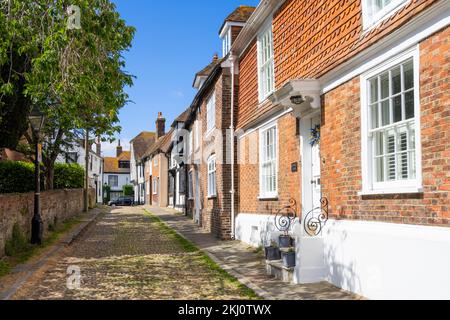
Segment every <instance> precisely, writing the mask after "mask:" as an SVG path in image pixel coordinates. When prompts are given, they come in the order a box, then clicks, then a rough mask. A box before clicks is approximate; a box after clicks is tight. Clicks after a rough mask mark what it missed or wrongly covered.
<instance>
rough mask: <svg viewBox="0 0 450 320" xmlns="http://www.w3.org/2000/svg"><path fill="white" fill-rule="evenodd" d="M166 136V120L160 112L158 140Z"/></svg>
mask: <svg viewBox="0 0 450 320" xmlns="http://www.w3.org/2000/svg"><path fill="white" fill-rule="evenodd" d="M165 134H166V119H164V118H163V115H162V112H158V119H156V139H159V138H161V137H163V136H164V135H165Z"/></svg>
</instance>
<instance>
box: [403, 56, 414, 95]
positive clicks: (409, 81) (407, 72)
mask: <svg viewBox="0 0 450 320" xmlns="http://www.w3.org/2000/svg"><path fill="white" fill-rule="evenodd" d="M413 66H414V64H413V62H412V61H410V62H408V63H405V64H404V65H403V72H404V78H405V90H409V89H411V88H413V87H414V71H413V70H414V69H413Z"/></svg>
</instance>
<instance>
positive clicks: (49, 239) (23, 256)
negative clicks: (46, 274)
mask: <svg viewBox="0 0 450 320" xmlns="http://www.w3.org/2000/svg"><path fill="white" fill-rule="evenodd" d="M80 223H81V220H80V218H78V217H75V218H72V219H69V220H67V221H65V222H63V223H61V224H60V225H59V226H58V227H56V228H55V229H54V231H53V232H50V233H49V234H48V235H47V236H46V237H45V238H44V239H43V242H42V245H41V246H36V245H31V244H29V243H27V244H26V245H25V246H23V247H22V248H21V249H20V250H19V251H18V252H15V253H14V254H13V255H11V256H7V257H6V258H4V260H0V278H2V277H4V276H6V275H8V274H9V273H10V272H11V270H12V269H13V268H14V267H15V266H17V265H20V264H24V263H26V262H27V261H28V260H30V259H31V258H33V257H35V256H37V255H39V254H40V253H42V252H43V251H44V250H45V249H47V248H48V247H50V246H51V245H53V244H55V243H56V242H57V241H58V240H59V239H60V238H61V237H62V236H63V235H65V234H66V233H67V232H69V231H71V230H72V229H73V228H74V227H75V226H77V225H78V224H80Z"/></svg>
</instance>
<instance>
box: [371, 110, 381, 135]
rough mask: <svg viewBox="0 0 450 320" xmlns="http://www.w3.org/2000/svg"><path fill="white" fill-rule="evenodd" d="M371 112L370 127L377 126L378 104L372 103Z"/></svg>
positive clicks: (374, 127)
mask: <svg viewBox="0 0 450 320" xmlns="http://www.w3.org/2000/svg"><path fill="white" fill-rule="evenodd" d="M371 108H372V112H371V118H372V129H376V128H378V124H379V123H380V122H379V114H378V104H375V105H373V106H372V107H371Z"/></svg>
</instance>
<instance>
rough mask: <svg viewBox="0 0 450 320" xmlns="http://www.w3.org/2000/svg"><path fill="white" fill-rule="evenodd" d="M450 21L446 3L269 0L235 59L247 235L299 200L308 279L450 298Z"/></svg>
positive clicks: (301, 257)
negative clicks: (449, 271) (449, 293)
mask: <svg viewBox="0 0 450 320" xmlns="http://www.w3.org/2000/svg"><path fill="white" fill-rule="evenodd" d="M449 22H450V3H449V2H448V1H435V0H423V1H413V0H410V1H407V0H392V1H375V0H347V1H338V0H333V1H300V0H287V1H276V0H269V1H263V2H261V4H260V5H259V6H258V8H257V9H256V10H255V12H254V13H253V15H252V16H251V17H250V18H249V19H248V21H247V23H246V26H245V27H244V28H243V30H242V31H241V32H240V34H239V35H238V36H237V38H236V39H235V40H234V43H233V44H232V45H231V49H230V50H231V53H230V54H229V56H228V58H227V59H228V60H231V61H233V62H234V63H236V66H235V67H234V68H235V69H234V71H233V70H232V71H231V72H232V73H233V72H238V74H239V75H238V83H239V87H238V92H239V95H238V107H237V116H236V127H237V128H236V129H237V132H238V142H239V143H238V153H239V159H238V161H239V165H237V166H236V167H237V171H238V185H239V188H238V190H239V194H238V199H239V201H238V203H239V206H238V214H237V216H236V224H235V226H234V231H235V233H236V237H237V238H238V239H240V240H242V241H245V242H247V243H249V244H252V245H255V246H258V245H263V244H267V242H268V241H270V239H274V237H277V235H278V233H277V230H276V228H275V227H274V216H275V214H276V212H277V211H278V210H279V209H280V208H283V207H284V206H286V205H288V204H290V205H291V206H292V207H291V208H292V209H293V210H294V211H295V212H296V213H297V216H298V218H299V219H298V220H299V221H298V222H297V223H296V224H295V226H294V227H293V228H292V230H291V233H292V235H293V236H294V237H295V239H296V252H297V261H298V263H297V267H296V268H295V273H294V281H295V282H296V283H308V282H319V281H323V280H327V281H329V282H331V283H333V284H335V285H337V286H339V287H342V288H344V289H347V290H350V291H353V292H356V293H359V294H362V295H364V296H366V297H368V298H388V299H390V298H392V299H396V298H421V297H426V298H431V297H436V298H443V297H444V298H445V297H446V298H448V297H449V296H448V290H447V289H446V288H447V287H448V285H450V278H449V277H448V275H447V273H448V272H446V271H445V270H448V269H449V268H450V256H449V255H448V254H445V252H449V248H450V228H448V227H449V225H450V214H449V211H448V210H449V209H448V208H449V204H450V200H449V190H450V157H449V155H450V126H449V121H450V109H449V108H450V93H449V92H450V91H449V89H450V85H449V80H448V79H449V63H450V62H449V54H448V52H449V47H450V44H449V40H448V39H449V34H450V30H449V27H448V25H449ZM321 214H325V216H328V220H327V219H321V218H323V217H322V216H320V215H321ZM312 219H316V220H312ZM315 221H316V222H317V223H318V224H315V225H313V224H311V222H315ZM314 226H315V227H316V229H314V228H313V227H314ZM316 231H317V234H316ZM318 231H321V232H318ZM431 269H433V272H431V273H430V272H429V271H430V270H431ZM411 281H413V283H414V286H413V287H411V286H410V283H411ZM444 282H445V284H446V285H444Z"/></svg>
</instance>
